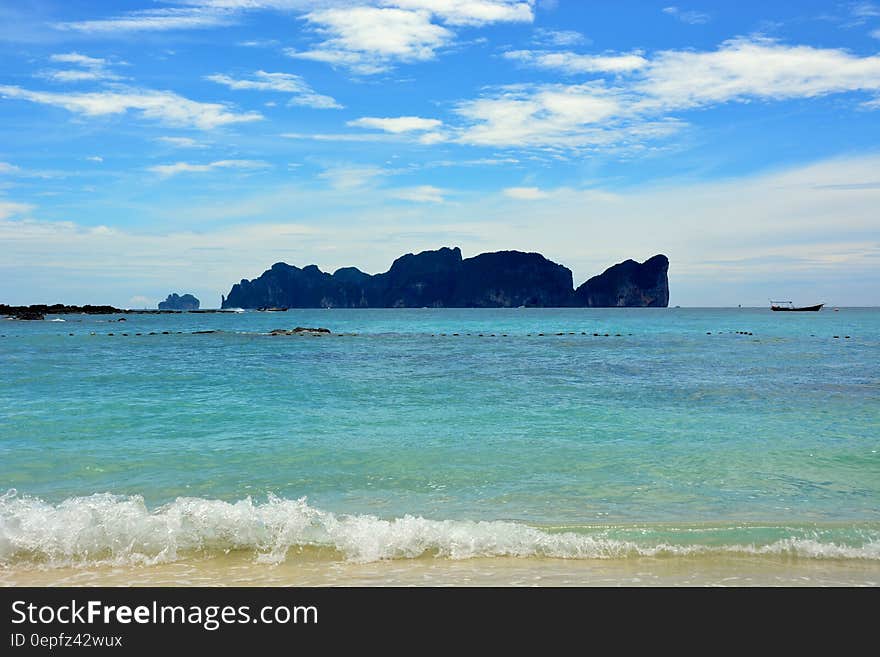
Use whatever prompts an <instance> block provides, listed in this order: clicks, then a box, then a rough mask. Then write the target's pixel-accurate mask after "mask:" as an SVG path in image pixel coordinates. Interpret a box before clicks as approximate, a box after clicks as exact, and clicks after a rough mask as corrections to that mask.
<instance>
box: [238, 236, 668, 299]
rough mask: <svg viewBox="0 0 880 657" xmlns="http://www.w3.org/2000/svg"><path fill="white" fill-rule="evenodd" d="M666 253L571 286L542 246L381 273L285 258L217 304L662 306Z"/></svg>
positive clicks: (452, 256) (401, 261)
mask: <svg viewBox="0 0 880 657" xmlns="http://www.w3.org/2000/svg"><path fill="white" fill-rule="evenodd" d="M668 270H669V259H668V258H667V257H666V256H665V255H655V256H654V257H653V258H650V259H648V260H646V261H645V262H643V263H638V262H636V261H634V260H626V261H624V262H621V263H619V264H616V265H614V266H613V267H610V268H608V269H606V270H605V271H604V272H603V273H602V274H599V275H598V276H594V277H593V278H590V279H589V280H587V281H586V282H585V283H583V284H582V285H580V286H579V287H578V288H577V289H575V288H574V285H573V278H572V273H571V270H570V269H568V268H567V267H564V266H562V265H560V264H557V263H555V262H552V261H551V260H548V259H547V258H545V257H544V256H542V255H541V254H540V253H524V252H522V251H497V252H494V253H483V254H480V255H477V256H474V257H473V258H464V259H463V258H462V256H461V250H460V249H459V248H458V247H455V248H448V247H443V248H440V249H437V250H435V251H423V252H421V253H418V254H415V255H413V254H411V253H408V254H406V255H404V256H401V257H400V258H398V259H397V260H395V261H394V263H393V264H392V265H391V268H390V269H389V270H388V271H387V272H385V273H382V274H374V275H370V274H365V273H364V272H362V271H360V270H359V269H357V268H355V267H343V268H342V269H337V270H336V271H335V272H334V273H333V274H328V273H326V272H322V271H321V270H320V269H319V268H318V267H317V266H316V265H309V266H307V267H303V268H302V269H300V268H299V267H295V266H293V265H288V264H286V263H283V262H279V263H276V264H274V265H272V267H271V268H270V269H268V270H267V271H265V272H264V273H263V274H262V275H261V276H260V277H259V278H255V279H254V280H246V279H242V281H241V282H240V283H236V284H235V285H233V286H232V290H231V291H230V292H229V296H224V297H223V298H222V303H221V308H224V309H225V308H247V309H250V308H423V307H431V308H509V307H514V308H515V307H519V306H525V307H579V308H615V307H618V308H619V307H626V308H665V307H667V306H668V305H669V280H668V277H667V272H668Z"/></svg>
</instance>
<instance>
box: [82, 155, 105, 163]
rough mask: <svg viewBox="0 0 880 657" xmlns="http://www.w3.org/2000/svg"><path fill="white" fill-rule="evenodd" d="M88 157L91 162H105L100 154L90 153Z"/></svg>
mask: <svg viewBox="0 0 880 657" xmlns="http://www.w3.org/2000/svg"><path fill="white" fill-rule="evenodd" d="M86 159H87V160H88V161H89V162H103V161H104V158H103V157H101V156H100V155H89V156H88V157H87V158H86Z"/></svg>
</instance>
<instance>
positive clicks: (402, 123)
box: [346, 116, 443, 134]
mask: <svg viewBox="0 0 880 657" xmlns="http://www.w3.org/2000/svg"><path fill="white" fill-rule="evenodd" d="M346 125H348V126H352V127H356V128H375V129H377V130H384V131H385V132H391V133H394V134H399V133H401V132H413V131H424V130H434V129H435V128H439V127H440V126H441V125H443V122H442V121H439V120H437V119H423V118H422V117H420V116H398V117H394V118H380V117H374V116H365V117H362V118H360V119H355V120H354V121H349V122H348V123H346Z"/></svg>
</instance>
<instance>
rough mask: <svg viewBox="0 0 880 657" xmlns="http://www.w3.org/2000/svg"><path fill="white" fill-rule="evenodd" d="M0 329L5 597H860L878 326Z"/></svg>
mask: <svg viewBox="0 0 880 657" xmlns="http://www.w3.org/2000/svg"><path fill="white" fill-rule="evenodd" d="M120 318H124V319H125V321H119V320H120ZM297 326H301V327H322V328H327V329H329V330H330V332H331V333H329V334H321V335H312V334H305V335H270V334H269V333H270V332H271V331H272V330H273V329H293V328H295V327H297ZM0 336H2V337H0V372H2V376H0V585H6V586H18V585H90V584H110V585H115V584H118V585H132V584H138V585H169V586H185V585H197V584H198V585H202V584H212V585H215V584H216V585H231V586H237V585H248V584H254V585H335V586H347V585H358V586H360V585H380V586H381V585H431V586H446V585H477V586H483V585H488V586H507V585H537V586H546V585H574V586H591V585H601V586H621V585H622V586H649V585H664V586H668V585H698V586H702V585H733V586H737V585H749V586H751V585H758V586H759V585H773V586H778V585H782V586H793V585H809V586H825V585H828V586H835V585H846V586H852V585H865V586H876V585H878V584H880V309H876V308H839V309H834V308H825V309H823V310H822V311H821V312H818V313H774V312H771V311H770V310H769V309H768V308H724V309H722V308H711V309H706V308H657V309H649V308H638V309H624V308H620V309H617V308H615V309H584V308H568V309H535V308H503V309H433V308H431V309H429V308H425V309H371V310H367V309H358V310H353V309H315V310H290V311H287V312H256V311H247V312H239V313H236V312H222V313H180V314H161V315H159V314H126V315H100V316H89V315H59V316H48V317H47V318H46V320H45V321H17V320H0Z"/></svg>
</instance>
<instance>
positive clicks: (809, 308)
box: [770, 303, 825, 313]
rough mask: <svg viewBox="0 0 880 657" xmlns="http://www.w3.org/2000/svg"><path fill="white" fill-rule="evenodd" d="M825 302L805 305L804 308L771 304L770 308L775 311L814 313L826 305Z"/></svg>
mask: <svg viewBox="0 0 880 657" xmlns="http://www.w3.org/2000/svg"><path fill="white" fill-rule="evenodd" d="M824 305H825V304H824V303H820V304H816V305H815V306H804V307H803V308H789V307H786V306H770V310H772V311H774V312H787V313H804V312H807V313H810V312H812V313H814V312H816V311H818V310H820V309H821V308H822V306H824Z"/></svg>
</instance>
